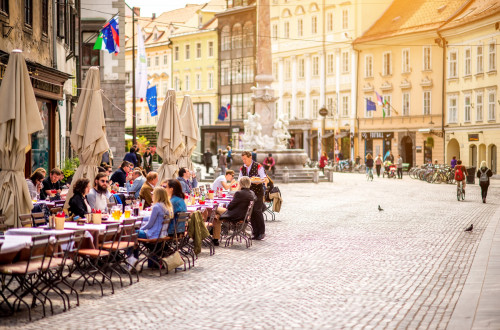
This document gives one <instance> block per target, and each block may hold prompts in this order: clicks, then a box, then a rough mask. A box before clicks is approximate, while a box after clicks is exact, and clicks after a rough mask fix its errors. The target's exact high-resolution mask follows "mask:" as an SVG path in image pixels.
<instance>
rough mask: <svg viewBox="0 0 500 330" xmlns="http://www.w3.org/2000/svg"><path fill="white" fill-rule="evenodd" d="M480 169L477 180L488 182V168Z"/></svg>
mask: <svg viewBox="0 0 500 330" xmlns="http://www.w3.org/2000/svg"><path fill="white" fill-rule="evenodd" d="M480 171H481V176H480V177H479V182H488V180H489V179H488V170H486V171H484V172H483V170H480Z"/></svg>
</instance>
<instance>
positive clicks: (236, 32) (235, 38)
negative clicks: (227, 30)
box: [231, 24, 243, 49]
mask: <svg viewBox="0 0 500 330" xmlns="http://www.w3.org/2000/svg"><path fill="white" fill-rule="evenodd" d="M231 37H232V47H233V49H239V48H241V40H242V38H243V36H242V31H241V25H240V24H235V25H234V26H233V35H232V36H231Z"/></svg>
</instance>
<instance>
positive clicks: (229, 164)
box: [226, 146, 233, 170]
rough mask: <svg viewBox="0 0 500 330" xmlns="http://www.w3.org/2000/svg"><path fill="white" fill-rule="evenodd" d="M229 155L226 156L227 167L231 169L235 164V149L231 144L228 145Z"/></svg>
mask: <svg viewBox="0 0 500 330" xmlns="http://www.w3.org/2000/svg"><path fill="white" fill-rule="evenodd" d="M226 149H227V157H226V163H227V169H228V170H229V169H231V165H233V150H231V146H227V147H226Z"/></svg>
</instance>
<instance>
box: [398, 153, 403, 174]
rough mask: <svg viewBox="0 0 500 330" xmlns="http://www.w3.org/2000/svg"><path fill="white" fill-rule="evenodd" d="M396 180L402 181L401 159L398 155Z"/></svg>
mask: <svg viewBox="0 0 500 330" xmlns="http://www.w3.org/2000/svg"><path fill="white" fill-rule="evenodd" d="M398 179H403V157H401V155H398Z"/></svg>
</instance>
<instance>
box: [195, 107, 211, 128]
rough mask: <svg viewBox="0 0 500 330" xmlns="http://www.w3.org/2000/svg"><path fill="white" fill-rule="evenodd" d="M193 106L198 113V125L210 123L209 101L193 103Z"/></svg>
mask: <svg viewBox="0 0 500 330" xmlns="http://www.w3.org/2000/svg"><path fill="white" fill-rule="evenodd" d="M193 108H194V109H195V111H196V113H197V114H198V126H203V125H212V105H211V104H210V103H208V102H204V103H193Z"/></svg>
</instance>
